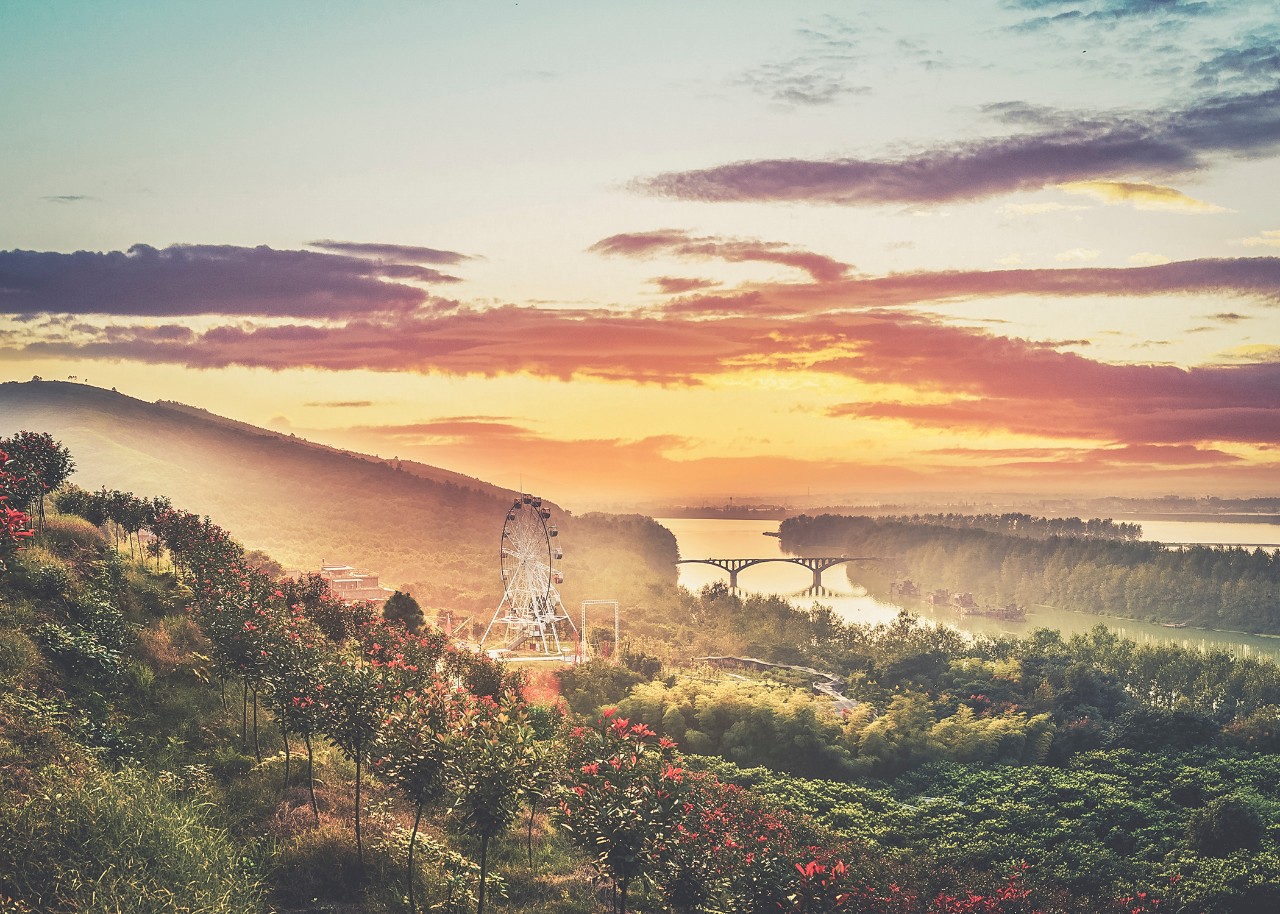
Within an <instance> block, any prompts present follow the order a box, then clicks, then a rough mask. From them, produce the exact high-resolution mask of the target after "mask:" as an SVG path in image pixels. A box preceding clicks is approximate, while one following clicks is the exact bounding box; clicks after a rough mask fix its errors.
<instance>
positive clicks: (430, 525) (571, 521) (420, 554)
mask: <svg viewBox="0 0 1280 914" xmlns="http://www.w3.org/2000/svg"><path fill="white" fill-rule="evenodd" d="M21 429H29V430H32V431H45V432H49V433H50V434H52V435H53V436H54V437H55V438H57V439H58V440H60V441H61V442H62V443H63V444H64V445H65V446H66V447H68V448H69V449H70V450H71V453H72V455H73V457H74V459H75V461H76V467H77V470H76V473H75V475H74V476H73V477H72V479H71V481H72V482H73V483H74V484H76V485H79V486H80V487H82V488H86V489H96V488H99V487H102V486H106V487H107V488H110V489H122V490H126V491H132V492H135V493H137V494H139V495H146V496H152V495H167V496H169V497H170V498H171V499H172V500H173V503H174V504H175V505H176V506H178V507H181V508H185V509H186V510H188V511H194V512H196V513H199V514H207V515H208V516H209V517H210V518H212V519H213V520H214V521H215V522H216V523H218V524H220V525H221V526H223V527H225V528H226V529H228V530H229V531H230V532H231V533H232V535H233V536H235V537H236V538H237V539H238V540H239V541H240V542H241V543H243V544H244V546H245V547H246V548H248V549H261V550H264V551H265V552H267V553H268V554H269V555H270V556H271V557H272V558H274V559H275V560H276V561H278V562H280V563H281V564H283V565H285V566H286V567H288V568H300V569H318V568H319V566H320V564H321V562H322V561H335V560H337V561H343V562H347V563H350V564H353V565H357V566H360V567H362V568H366V569H368V570H370V571H374V572H376V573H378V574H379V575H380V576H381V577H382V580H383V582H384V583H386V584H388V585H389V586H392V587H404V586H406V585H412V589H413V592H414V593H415V595H416V596H418V598H419V599H420V600H425V601H426V602H427V603H428V604H434V605H435V606H437V607H438V608H449V609H452V610H455V611H460V612H467V613H482V612H483V611H484V609H485V607H496V605H497V602H498V599H499V598H500V597H501V595H502V585H501V580H500V577H499V573H498V543H499V539H500V536H501V532H502V524H503V520H504V518H505V513H506V510H507V508H508V507H509V506H510V504H511V501H512V499H513V498H514V496H515V494H516V493H514V492H512V491H511V490H509V489H504V488H501V487H499V486H494V485H491V484H489V483H487V482H484V481H482V480H478V479H474V478H472V477H469V476H465V475H462V474H460V473H454V472H451V471H449V470H443V469H440V468H438V467H431V466H427V465H425V464H418V463H412V462H410V461H388V460H383V459H381V458H377V457H371V456H367V455H363V454H357V453H353V452H350V451H343V450H339V449H337V448H331V447H326V446H324V445H319V444H315V443H313V442H309V441H305V440H303V439H300V438H296V437H294V436H292V435H283V434H280V433H279V432H273V431H268V430H266V429H262V428H258V427H256V426H253V425H249V424H247V423H244V422H238V421H236V420H233V419H227V418H224V417H222V416H216V415H214V414H212V413H209V412H206V411H205V410H201V409H197V408H194V407H191V406H186V405H184V404H181V403H174V402H169V401H161V402H158V403H148V402H145V401H143V400H137V399H135V398H133V397H128V396H125V395H124V394H120V393H117V392H115V391H110V390H103V389H100V388H97V387H91V386H88V385H85V384H75V383H69V382H64V381H27V382H7V383H2V384H0V435H10V434H12V433H14V432H16V431H18V430H21ZM540 494H542V495H543V496H553V495H554V493H540ZM548 504H550V505H551V507H552V510H553V512H554V515H555V518H554V519H555V520H556V521H557V522H559V524H560V528H561V531H562V532H561V537H560V543H561V544H562V545H563V547H564V550H565V554H566V555H565V561H564V571H565V573H566V576H567V581H566V584H565V586H564V587H563V588H562V593H563V594H564V597H565V601H566V604H569V605H570V606H572V604H573V603H574V602H576V601H577V600H579V599H588V598H598V599H622V600H626V599H633V598H636V597H637V596H638V595H644V597H645V599H651V598H652V596H653V594H654V593H655V592H656V591H655V590H654V588H658V590H659V591H665V590H668V589H673V588H674V583H675V566H674V564H671V563H673V562H674V560H675V557H676V556H675V541H674V538H671V536H670V534H669V533H668V532H667V531H666V530H665V529H664V528H662V527H659V526H658V525H656V524H654V523H653V522H652V521H649V520H648V519H647V518H640V517H634V516H633V517H617V516H606V515H586V516H585V517H582V518H572V517H568V516H566V515H564V514H563V512H561V511H560V510H559V509H558V508H556V507H555V505H554V503H553V502H552V501H550V499H549V500H548Z"/></svg>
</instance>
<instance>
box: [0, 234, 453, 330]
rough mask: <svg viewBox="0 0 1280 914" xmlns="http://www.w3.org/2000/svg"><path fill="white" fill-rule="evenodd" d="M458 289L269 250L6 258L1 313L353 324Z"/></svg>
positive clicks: (348, 260) (390, 266) (426, 271)
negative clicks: (429, 289)
mask: <svg viewBox="0 0 1280 914" xmlns="http://www.w3.org/2000/svg"><path fill="white" fill-rule="evenodd" d="M406 281H407V282H414V283H440V282H456V281H457V279H456V278H455V277H452V276H447V275H445V274H443V273H440V272H439V271H437V270H433V269H431V268H429V267H423V266H417V265H414V264H405V263H382V262H378V261H370V260H366V259H363V258H360V257H348V256H344V255H339V254H322V253H316V252H313V251H278V250H274V249H272V248H269V247H256V248H247V247H236V246H233V245H187V244H175V245H171V246H169V247H167V248H162V249H157V248H153V247H151V246H149V245H145V244H138V245H134V246H133V247H131V248H129V250H128V251H107V252H97V251H77V252H75V253H73V254H64V253H59V252H53V251H19V250H14V251H0V313H5V314H37V313H52V314H113V315H148V316H182V315H192V314H225V315H244V316H249V315H253V316H281V317H308V318H327V317H351V316H355V315H360V314H376V313H384V312H406V311H412V310H415V309H417V308H419V307H420V306H422V305H423V304H424V303H425V302H426V301H427V299H428V295H427V293H426V292H425V291H424V290H423V289H421V288H418V287H416V286H411V285H406V284H405V282H406Z"/></svg>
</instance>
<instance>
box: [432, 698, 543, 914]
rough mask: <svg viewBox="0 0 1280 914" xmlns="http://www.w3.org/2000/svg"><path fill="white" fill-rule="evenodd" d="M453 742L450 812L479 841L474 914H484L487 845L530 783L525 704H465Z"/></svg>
mask: <svg viewBox="0 0 1280 914" xmlns="http://www.w3.org/2000/svg"><path fill="white" fill-rule="evenodd" d="M455 739H456V741H457V742H456V750H455V756H454V758H455V759H456V764H455V766H454V770H453V776H452V779H451V780H452V785H451V786H452V788H453V791H454V794H455V797H456V799H455V802H454V807H453V809H454V814H455V815H456V816H457V818H458V821H459V823H460V824H461V825H462V826H463V828H465V829H466V830H467V831H468V832H469V833H471V834H474V835H476V836H478V837H479V838H480V886H479V893H478V901H477V905H476V914H484V896H485V883H486V881H487V879H488V873H489V842H490V841H491V840H492V839H493V838H495V837H497V836H498V835H500V834H502V832H504V831H506V830H507V829H508V828H509V827H510V826H511V824H512V823H513V822H514V821H515V819H516V816H517V815H518V814H519V812H520V807H521V804H522V803H523V800H524V795H525V791H526V787H527V785H528V784H529V783H530V782H531V781H533V780H534V777H533V771H534V768H535V767H536V765H537V763H538V762H537V751H538V750H537V741H536V736H535V734H534V731H533V727H532V726H530V724H529V717H528V711H527V709H526V708H525V705H524V702H522V701H521V700H520V699H519V698H518V697H517V696H516V695H514V694H513V693H511V692H506V693H504V694H503V695H502V696H501V698H500V699H498V700H495V699H494V698H492V697H490V696H488V695H481V696H479V697H477V698H475V699H474V701H470V702H468V703H467V705H466V707H464V709H463V710H462V712H461V715H460V718H459V726H458V729H457V731H456V735H455Z"/></svg>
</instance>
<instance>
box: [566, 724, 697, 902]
mask: <svg viewBox="0 0 1280 914" xmlns="http://www.w3.org/2000/svg"><path fill="white" fill-rule="evenodd" d="M573 740H574V742H573V743H571V745H570V749H569V762H570V764H571V765H572V766H573V767H572V768H571V769H570V770H571V771H572V776H571V780H570V781H569V783H568V784H567V786H566V789H565V790H564V791H563V792H562V794H561V798H560V805H559V820H560V823H561V827H562V828H564V829H565V830H566V831H567V832H569V834H570V835H571V836H572V837H573V839H574V841H575V842H576V843H577V844H578V846H579V847H581V848H582V849H583V850H585V851H587V852H588V853H591V854H592V855H593V859H594V862H595V865H596V868H597V869H598V870H599V871H600V872H601V873H602V874H603V875H605V876H608V877H609V878H610V879H611V880H612V881H613V884H614V886H615V887H616V890H617V902H616V904H615V911H617V912H623V914H625V911H626V906H627V893H628V891H629V889H630V887H631V884H632V883H633V882H635V881H637V880H639V879H641V878H645V877H649V878H652V877H653V876H655V875H656V873H657V869H658V867H659V866H660V865H661V863H662V861H663V857H664V850H665V848H667V847H668V846H671V845H673V844H674V843H675V842H676V840H677V830H678V828H679V826H680V825H681V822H682V814H683V799H684V790H683V789H682V787H681V785H682V783H683V776H682V771H681V769H680V768H679V767H677V766H676V765H675V752H674V750H675V743H674V742H672V741H671V740H667V739H661V740H660V739H658V738H657V736H656V735H655V734H654V732H653V731H652V730H650V729H649V728H648V727H645V726H644V725H643V724H634V725H633V724H631V723H630V721H628V720H627V719H626V718H624V717H620V716H618V715H617V713H616V712H615V711H614V710H613V709H606V711H605V712H604V716H603V717H602V718H601V720H600V722H599V723H598V724H597V726H595V727H594V728H591V729H590V730H588V729H586V728H582V727H580V728H578V729H576V730H575V731H574V733H573Z"/></svg>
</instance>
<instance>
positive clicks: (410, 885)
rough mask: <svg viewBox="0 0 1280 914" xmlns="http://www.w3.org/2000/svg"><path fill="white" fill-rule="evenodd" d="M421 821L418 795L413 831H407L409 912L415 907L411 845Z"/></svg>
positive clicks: (416, 835) (414, 841) (413, 910)
mask: <svg viewBox="0 0 1280 914" xmlns="http://www.w3.org/2000/svg"><path fill="white" fill-rule="evenodd" d="M421 821H422V797H421V796H419V797H418V808H417V809H416V810H414V813H413V831H411V832H410V833H409V914H416V911H417V908H416V907H415V906H414V900H413V884H414V883H415V882H416V881H417V880H416V879H415V878H414V876H415V873H414V871H413V846H414V845H415V844H416V843H417V842H418V824H419V823H420V822H421Z"/></svg>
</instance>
